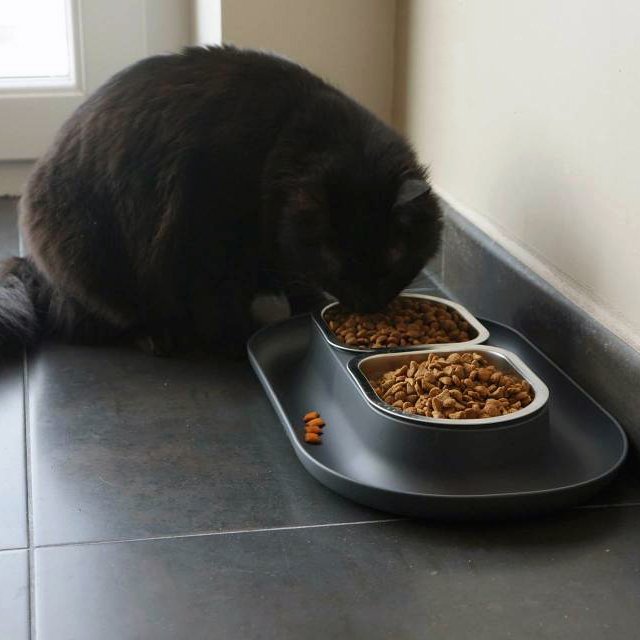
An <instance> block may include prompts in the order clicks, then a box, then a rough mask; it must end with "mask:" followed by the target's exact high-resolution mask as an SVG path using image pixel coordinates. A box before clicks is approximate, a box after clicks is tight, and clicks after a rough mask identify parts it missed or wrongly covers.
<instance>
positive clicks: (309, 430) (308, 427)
mask: <svg viewBox="0 0 640 640" xmlns="http://www.w3.org/2000/svg"><path fill="white" fill-rule="evenodd" d="M304 430H305V431H306V432H307V433H322V427H318V426H316V425H312V424H307V425H305V427H304Z"/></svg>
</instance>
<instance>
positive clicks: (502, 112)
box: [395, 0, 640, 346]
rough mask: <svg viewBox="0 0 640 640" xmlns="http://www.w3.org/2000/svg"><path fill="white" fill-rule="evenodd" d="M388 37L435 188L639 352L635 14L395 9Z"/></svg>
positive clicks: (504, 5)
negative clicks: (394, 29)
mask: <svg viewBox="0 0 640 640" xmlns="http://www.w3.org/2000/svg"><path fill="white" fill-rule="evenodd" d="M397 26H398V34H397V45H398V48H397V51H396V63H397V71H398V75H397V79H396V104H395V115H396V119H397V122H398V123H399V124H400V125H401V126H403V127H404V128H405V130H406V132H407V133H408V136H409V137H410V139H411V140H412V141H413V142H414V143H415V145H416V147H417V149H418V151H419V154H420V156H421V158H422V159H423V160H424V161H426V162H428V163H430V164H431V171H432V177H433V181H434V184H435V185H436V187H437V189H438V190H439V191H440V192H441V194H443V195H445V196H446V197H448V198H449V199H451V200H453V201H454V202H455V203H457V204H458V205H459V206H460V207H463V208H465V211H466V213H467V215H468V216H469V217H470V218H472V219H473V220H474V221H475V222H476V223H478V224H479V226H481V227H483V228H484V229H485V230H487V231H488V232H489V233H490V234H491V235H493V236H494V237H495V238H497V239H498V240H499V241H500V242H502V243H503V244H505V245H506V246H507V248H509V249H510V250H512V251H513V252H515V253H516V254H517V255H518V257H520V258H521V259H523V260H524V261H525V262H526V263H527V264H529V266H532V267H533V268H534V269H535V270H537V271H538V272H539V273H541V274H542V275H543V276H545V277H546V278H547V279H548V280H551V282H552V283H553V284H555V285H556V286H558V287H559V288H560V289H562V290H563V291H564V292H565V293H566V294H567V295H569V297H572V298H573V299H574V300H575V301H576V302H578V304H581V305H582V306H583V307H585V308H587V309H588V310H589V311H590V312H591V313H592V314H593V315H596V316H597V317H599V318H600V319H601V320H603V321H606V322H608V323H610V324H612V326H613V328H614V330H615V331H616V332H617V333H618V334H620V335H621V336H622V337H625V338H626V339H627V340H628V341H629V342H631V343H633V344H635V345H636V346H638V345H640V339H639V337H640V286H639V284H640V3H639V2H637V0H616V1H615V2H611V1H609V0H517V1H513V0H482V2H479V1H477V0H466V1H465V0H458V1H453V0H399V2H398V25H397Z"/></svg>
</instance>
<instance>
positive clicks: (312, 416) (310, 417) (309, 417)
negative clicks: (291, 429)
mask: <svg viewBox="0 0 640 640" xmlns="http://www.w3.org/2000/svg"><path fill="white" fill-rule="evenodd" d="M319 417H320V414H319V413H318V412H317V411H309V413H305V415H304V418H302V419H303V420H304V421H305V422H309V420H315V419H316V418H319Z"/></svg>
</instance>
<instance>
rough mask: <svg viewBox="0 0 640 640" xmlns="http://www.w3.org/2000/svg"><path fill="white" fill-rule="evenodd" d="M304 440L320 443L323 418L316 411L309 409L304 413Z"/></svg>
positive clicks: (310, 442)
mask: <svg viewBox="0 0 640 640" xmlns="http://www.w3.org/2000/svg"><path fill="white" fill-rule="evenodd" d="M303 420H304V441H305V442H307V443H308V444H322V429H323V428H324V425H325V423H324V420H323V419H322V418H321V417H320V414H319V413H318V412H317V411H309V413H306V414H305V415H304V418H303Z"/></svg>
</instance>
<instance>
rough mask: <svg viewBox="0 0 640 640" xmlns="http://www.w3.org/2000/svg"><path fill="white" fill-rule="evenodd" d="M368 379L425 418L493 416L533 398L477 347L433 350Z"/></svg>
mask: <svg viewBox="0 0 640 640" xmlns="http://www.w3.org/2000/svg"><path fill="white" fill-rule="evenodd" d="M369 382H370V384H371V386H372V387H373V388H374V390H375V392H376V394H377V395H378V397H379V398H381V399H382V400H383V401H384V402H386V403H388V404H390V405H392V406H393V407H396V408H397V409H400V410H402V411H403V412H404V413H407V414H412V415H421V416H426V417H429V418H449V419H451V420H460V419H475V418H495V417H497V416H502V415H507V414H510V413H515V412H516V411H518V410H520V409H522V408H523V407H526V406H527V405H528V404H530V403H531V401H532V400H533V391H532V389H531V385H530V384H529V383H528V382H527V381H526V380H523V379H522V378H520V377H518V376H516V375H513V374H507V373H503V372H502V371H500V370H499V369H498V368H497V367H496V366H495V365H492V364H489V363H488V362H487V360H486V359H485V358H484V357H483V356H482V355H481V354H479V353H469V352H467V353H451V354H448V355H443V354H438V353H431V354H429V355H428V356H427V357H426V358H425V360H423V361H422V362H420V363H418V362H417V361H415V360H412V361H411V362H410V363H409V364H408V365H406V364H405V365H403V366H402V367H399V368H398V369H394V370H392V371H387V372H386V373H384V374H383V375H382V376H381V377H380V378H378V379H377V380H370V381H369Z"/></svg>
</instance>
